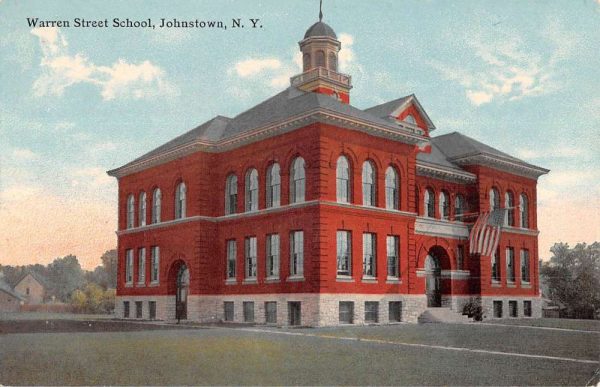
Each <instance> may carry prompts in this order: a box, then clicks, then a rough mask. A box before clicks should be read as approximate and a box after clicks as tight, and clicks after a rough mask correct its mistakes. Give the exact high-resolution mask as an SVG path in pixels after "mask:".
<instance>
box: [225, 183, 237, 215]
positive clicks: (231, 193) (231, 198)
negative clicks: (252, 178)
mask: <svg viewBox="0 0 600 387" xmlns="http://www.w3.org/2000/svg"><path fill="white" fill-rule="evenodd" d="M237 185H238V181H237V176H236V175H229V176H227V181H226V183H225V215H230V214H235V213H236V212H237Z"/></svg>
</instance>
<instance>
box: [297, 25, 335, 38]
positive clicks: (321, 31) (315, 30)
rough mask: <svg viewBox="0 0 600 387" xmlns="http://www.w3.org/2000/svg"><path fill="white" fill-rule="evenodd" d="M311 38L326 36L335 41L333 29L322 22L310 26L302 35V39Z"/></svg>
mask: <svg viewBox="0 0 600 387" xmlns="http://www.w3.org/2000/svg"><path fill="white" fill-rule="evenodd" d="M313 36H328V37H330V38H334V39H337V35H336V34H335V31H333V28H331V27H329V25H327V24H326V23H323V22H322V21H318V22H316V23H315V24H313V25H312V26H310V27H308V29H307V30H306V33H305V34H304V39H306V38H310V37H313Z"/></svg>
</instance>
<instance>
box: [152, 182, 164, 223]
mask: <svg viewBox="0 0 600 387" xmlns="http://www.w3.org/2000/svg"><path fill="white" fill-rule="evenodd" d="M161 200H162V192H160V188H156V189H155V190H154V192H152V223H153V224H155V223H160V218H161V217H160V215H161V211H162V204H161Z"/></svg>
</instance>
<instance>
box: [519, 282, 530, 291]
mask: <svg viewBox="0 0 600 387" xmlns="http://www.w3.org/2000/svg"><path fill="white" fill-rule="evenodd" d="M521 287H522V288H524V289H531V283H529V282H521Z"/></svg>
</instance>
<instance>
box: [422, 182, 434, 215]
mask: <svg viewBox="0 0 600 387" xmlns="http://www.w3.org/2000/svg"><path fill="white" fill-rule="evenodd" d="M423 198H424V201H423V202H424V205H425V207H424V208H423V213H424V215H425V216H427V217H428V218H433V217H435V196H434V194H433V190H432V189H431V188H427V189H426V190H425V193H424V195H423Z"/></svg>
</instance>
